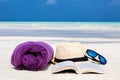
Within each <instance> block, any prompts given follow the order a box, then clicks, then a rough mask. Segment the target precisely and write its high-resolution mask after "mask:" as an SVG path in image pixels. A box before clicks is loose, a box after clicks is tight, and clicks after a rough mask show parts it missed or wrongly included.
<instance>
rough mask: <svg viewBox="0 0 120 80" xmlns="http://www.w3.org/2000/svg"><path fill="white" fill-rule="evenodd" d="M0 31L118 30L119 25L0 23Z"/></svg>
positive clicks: (119, 28)
mask: <svg viewBox="0 0 120 80" xmlns="http://www.w3.org/2000/svg"><path fill="white" fill-rule="evenodd" d="M0 29H32V30H33V29H37V30H39V29H40V30H42V29H49V30H69V29H73V30H74V29H75V30H76V29H77V30H120V23H80V22H40V23H22V22H21V23H0Z"/></svg>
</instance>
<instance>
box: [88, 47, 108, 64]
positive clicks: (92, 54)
mask: <svg viewBox="0 0 120 80" xmlns="http://www.w3.org/2000/svg"><path fill="white" fill-rule="evenodd" d="M86 57H88V58H89V59H91V60H92V61H95V62H98V63H100V64H103V65H105V64H106V63H107V60H106V59H105V58H104V57H103V56H102V55H100V54H98V53H97V52H95V51H93V50H90V49H87V51H86Z"/></svg>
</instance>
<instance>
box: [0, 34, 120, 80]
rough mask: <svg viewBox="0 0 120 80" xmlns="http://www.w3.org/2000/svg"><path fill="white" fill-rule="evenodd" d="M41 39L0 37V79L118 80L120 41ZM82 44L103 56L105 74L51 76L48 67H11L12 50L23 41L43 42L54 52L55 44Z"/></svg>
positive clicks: (104, 39) (119, 72)
mask: <svg viewBox="0 0 120 80" xmlns="http://www.w3.org/2000/svg"><path fill="white" fill-rule="evenodd" d="M52 39H53V40H51V38H48V37H46V38H42V37H10V36H9V37H7V36H6V37H4V36H2V37H0V79H1V80H120V76H119V74H120V62H119V61H120V39H106V38H76V39H75V38H74V39H72V40H71V39H69V38H52ZM69 40H71V41H80V42H83V44H84V46H85V48H86V49H87V48H89V49H93V50H95V51H97V52H99V53H100V54H102V55H104V56H105V57H106V58H107V60H108V63H107V65H105V66H103V68H104V69H105V71H106V73H105V74H75V73H61V74H51V69H52V68H51V67H52V65H50V66H49V67H48V68H47V69H46V70H42V71H27V70H15V69H14V67H13V66H12V65H11V55H12V52H13V50H14V48H15V47H16V46H17V45H18V44H19V43H22V42H24V41H45V42H48V43H50V44H51V45H52V47H53V48H54V50H55V46H56V44H58V43H60V42H64V41H69Z"/></svg>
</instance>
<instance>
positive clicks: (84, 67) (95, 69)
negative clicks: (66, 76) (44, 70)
mask: <svg viewBox="0 0 120 80" xmlns="http://www.w3.org/2000/svg"><path fill="white" fill-rule="evenodd" d="M64 70H74V71H75V72H76V73H104V69H103V68H102V67H101V66H100V65H98V64H95V63H90V62H84V63H83V62H81V63H80V64H75V63H74V62H72V61H64V62H61V63H57V64H56V65H54V66H53V67H52V73H57V72H61V71H64Z"/></svg>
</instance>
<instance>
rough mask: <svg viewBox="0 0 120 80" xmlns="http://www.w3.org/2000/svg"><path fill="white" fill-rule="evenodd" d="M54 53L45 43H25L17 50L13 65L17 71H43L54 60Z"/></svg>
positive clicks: (13, 56)
mask: <svg viewBox="0 0 120 80" xmlns="http://www.w3.org/2000/svg"><path fill="white" fill-rule="evenodd" d="M53 53H54V51H53V48H52V47H51V46H50V45H49V44H47V43H45V42H40V41H39V42H33V41H28V42H24V43H21V44H19V45H18V46H17V47H16V48H15V50H14V52H13V54H12V57H11V64H12V65H13V66H15V68H16V69H22V70H23V69H26V70H41V69H43V68H45V67H46V66H47V64H48V62H49V61H50V60H51V59H52V57H53Z"/></svg>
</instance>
